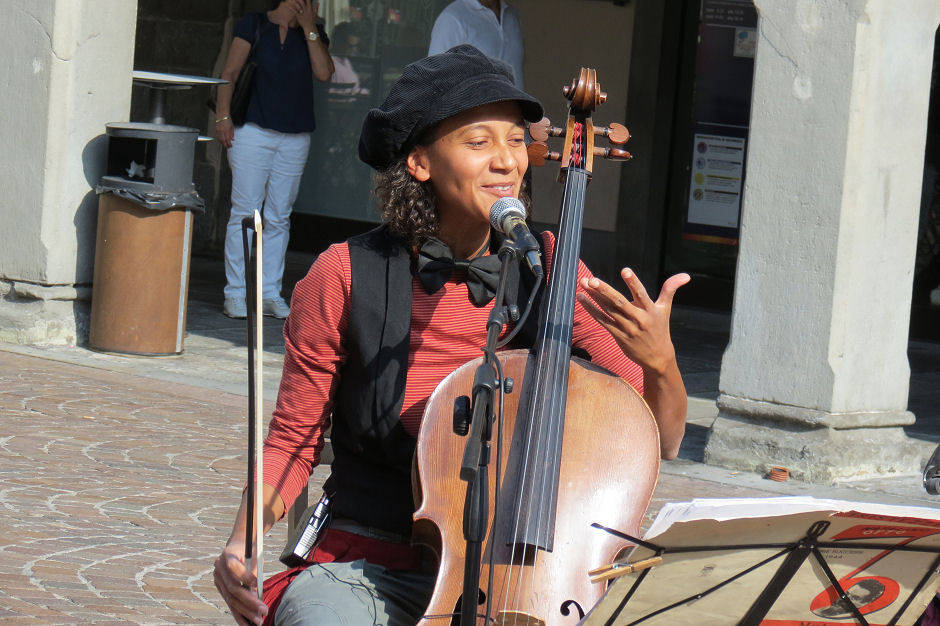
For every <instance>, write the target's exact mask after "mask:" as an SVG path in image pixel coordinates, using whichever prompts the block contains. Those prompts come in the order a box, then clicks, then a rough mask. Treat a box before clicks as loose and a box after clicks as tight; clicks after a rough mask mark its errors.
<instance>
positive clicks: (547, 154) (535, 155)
mask: <svg viewBox="0 0 940 626" xmlns="http://www.w3.org/2000/svg"><path fill="white" fill-rule="evenodd" d="M526 151H527V152H528V153H529V165H534V166H535V167H542V166H543V165H545V161H561V154H559V153H557V152H555V151H553V150H549V149H548V146H547V145H545V144H544V143H542V142H541V141H533V142H532V143H530V144H529V145H528V147H527V148H526ZM621 152H623V150H621Z"/></svg>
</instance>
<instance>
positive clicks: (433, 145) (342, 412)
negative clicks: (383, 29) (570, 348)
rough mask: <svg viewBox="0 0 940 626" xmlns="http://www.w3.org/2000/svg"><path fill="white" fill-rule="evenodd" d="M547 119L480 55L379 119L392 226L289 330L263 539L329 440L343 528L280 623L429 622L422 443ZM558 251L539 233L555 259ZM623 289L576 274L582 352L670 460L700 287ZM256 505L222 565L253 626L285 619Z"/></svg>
mask: <svg viewBox="0 0 940 626" xmlns="http://www.w3.org/2000/svg"><path fill="white" fill-rule="evenodd" d="M541 117H542V107H541V105H540V104H539V102H538V101H537V100H536V99H535V98H533V97H532V96H530V95H528V94H527V93H525V92H523V91H521V90H519V89H517V88H516V87H515V86H514V85H513V81H512V75H511V73H510V71H509V70H508V69H507V68H506V67H505V66H503V65H502V64H501V63H499V62H497V61H493V60H490V59H488V58H486V57H484V56H483V55H482V54H480V53H479V51H477V50H476V49H475V48H473V47H471V46H458V47H456V48H453V49H451V50H449V51H448V52H446V53H443V54H439V55H435V56H431V57H428V58H425V59H422V60H420V61H417V62H415V63H412V64H411V65H409V66H407V67H406V68H405V70H404V72H403V74H402V76H401V78H400V79H399V80H398V81H397V82H396V83H395V84H394V85H393V86H392V88H391V90H390V92H389V94H388V97H387V98H386V100H385V102H384V103H383V104H382V106H381V107H379V108H377V109H373V110H372V111H371V112H370V113H369V114H368V116H367V117H366V120H365V122H364V124H363V130H362V136H361V139H360V148H359V151H360V157H361V158H362V160H363V161H364V162H366V163H367V164H369V165H370V166H372V167H373V168H375V169H376V170H377V174H376V194H377V196H378V198H379V200H380V202H381V210H382V217H383V222H384V224H383V225H382V226H381V227H380V228H378V229H376V230H374V231H372V232H370V233H366V234H365V235H360V236H358V237H353V238H351V239H350V240H348V241H346V242H344V243H341V244H336V245H333V246H331V247H330V248H329V249H327V250H326V251H325V252H323V253H322V254H321V255H320V256H319V257H318V258H317V260H316V262H315V263H314V264H313V266H312V267H311V269H310V272H309V274H308V275H307V276H306V278H304V279H303V280H302V281H301V282H300V283H298V285H297V287H296V288H295V291H294V296H293V301H292V307H291V313H290V316H289V318H288V320H287V322H286V324H285V326H284V338H285V349H286V352H285V359H284V371H283V377H282V381H281V387H280V392H279V395H278V401H277V408H276V410H275V412H274V416H273V419H272V421H271V426H270V431H269V433H268V437H267V439H266V442H265V450H264V462H265V467H264V477H265V481H266V485H265V502H266V507H265V526H266V528H269V527H270V526H271V525H272V524H273V523H274V521H275V520H278V519H280V518H281V517H282V516H283V515H284V513H285V511H286V510H287V508H288V507H289V506H290V505H291V503H292V502H293V500H294V499H295V498H296V496H297V495H298V493H299V492H300V491H301V489H302V488H303V486H305V485H306V483H307V480H308V477H309V475H310V472H311V471H312V468H313V467H314V466H315V465H316V464H317V463H318V462H319V455H320V451H321V449H322V448H323V442H324V432H325V431H326V429H327V428H328V427H332V431H331V444H332V447H333V451H334V456H335V461H334V462H333V464H332V466H331V471H332V474H331V477H330V479H329V480H328V481H327V484H326V485H325V490H326V491H327V493H329V494H330V496H331V499H332V503H333V519H334V522H333V524H332V526H331V528H330V530H329V531H328V532H327V534H326V537H325V538H324V540H323V541H322V542H321V543H320V544H319V545H318V547H317V549H316V550H315V552H314V553H313V554H312V555H311V560H312V561H314V562H315V563H316V564H315V565H312V566H310V567H309V568H307V569H305V570H304V571H303V572H302V573H299V574H298V575H296V577H295V578H293V580H292V582H291V583H290V585H289V587H288V588H287V591H286V592H285V593H284V594H283V597H282V598H280V604H279V606H278V607H277V609H276V616H275V620H274V623H283V624H330V623H347V624H368V623H375V624H413V623H415V622H417V621H418V620H419V619H420V618H421V616H422V615H423V613H424V610H425V608H426V606H427V603H428V601H429V598H430V596H431V592H432V589H433V587H434V583H435V572H436V569H435V565H434V564H433V563H430V564H429V563H428V562H427V561H428V560H427V559H426V558H423V555H422V553H421V552H420V551H419V549H418V548H417V547H413V546H412V545H411V543H410V533H411V528H412V518H411V515H412V513H413V512H414V502H413V500H412V492H411V489H412V487H411V465H412V456H413V454H414V450H415V437H416V435H417V433H418V430H419V426H420V422H421V419H422V414H423V411H424V408H425V405H426V404H427V402H428V398H429V396H430V394H431V392H432V391H433V390H434V388H435V387H436V386H437V384H438V383H439V382H440V381H441V380H442V379H444V377H445V376H447V374H449V373H450V372H451V371H452V370H454V369H455V368H457V367H458V366H460V365H462V364H463V363H465V362H466V361H468V360H470V359H473V358H475V357H477V356H479V353H480V352H479V351H480V347H481V346H482V345H483V343H484V340H485V334H486V330H485V325H486V320H487V317H488V314H489V311H490V310H491V309H492V307H493V303H492V297H493V285H494V283H495V273H496V270H498V269H499V262H498V260H497V257H496V255H495V254H492V253H491V252H495V250H496V248H497V245H496V242H495V237H494V234H493V232H492V231H491V227H490V221H489V211H490V207H491V205H492V204H493V203H494V202H495V201H496V200H497V199H499V198H501V197H505V196H512V197H518V198H520V199H521V200H523V202H527V194H526V190H525V189H524V186H523V175H524V174H525V172H526V169H527V168H528V156H527V152H526V144H525V122H527V121H528V122H535V121H537V120H539V119H541ZM554 243H555V241H554V238H553V236H552V235H551V234H550V233H548V232H545V233H543V234H542V244H543V253H544V258H545V259H546V260H550V259H551V258H552V249H553V246H554ZM494 262H495V263H494ZM546 269H547V270H548V272H551V266H550V265H548V267H547V268H546ZM622 276H623V279H624V281H625V282H626V284H627V287H628V289H629V290H630V292H631V294H632V301H631V300H628V299H627V298H625V297H624V296H623V295H621V294H620V293H619V292H618V291H617V290H615V289H614V288H613V287H611V286H609V285H607V284H605V283H603V282H602V281H600V280H598V279H596V278H594V277H593V276H592V275H591V274H590V272H589V271H588V269H587V268H586V267H585V266H584V265H583V264H581V265H580V266H579V270H578V280H579V282H578V294H577V305H576V307H575V319H574V326H573V340H572V344H573V345H574V346H575V347H577V348H581V349H583V350H584V351H586V352H587V353H588V354H589V355H590V357H591V360H592V362H593V363H594V364H596V365H599V366H601V367H604V368H606V369H608V370H610V371H612V372H614V373H616V374H617V375H619V376H620V377H622V378H623V379H624V380H626V381H627V382H628V383H629V384H630V385H632V386H633V387H634V388H635V389H636V390H637V391H639V392H640V393H642V394H643V397H644V398H645V399H646V401H647V403H648V404H649V407H650V409H651V411H652V413H653V415H654V416H655V420H656V425H657V426H658V430H659V434H660V442H661V444H660V445H661V450H660V452H661V455H662V457H663V458H673V457H675V456H676V454H677V452H678V449H679V444H680V442H681V440H682V435H683V432H684V427H685V411H686V395H685V388H684V386H683V383H682V378H681V376H680V374H679V370H678V367H677V364H676V358H675V351H674V349H673V345H672V341H671V339H670V336H669V314H670V310H671V305H672V298H673V295H674V293H675V291H676V290H677V289H678V288H679V287H680V286H682V285H683V284H685V283H686V282H688V280H689V277H688V276H687V275H684V274H680V275H676V276H673V277H671V278H669V279H668V280H667V281H666V282H665V284H664V285H663V288H662V290H661V293H660V296H659V298H658V299H657V300H656V301H653V300H652V299H651V298H650V297H649V296H648V295H647V292H646V290H645V289H644V287H643V285H642V284H641V283H640V281H639V280H638V278H637V277H636V275H635V274H634V273H632V272H631V271H630V270H628V269H624V270H623V272H622ZM519 347H524V346H519ZM611 428H616V424H611ZM245 508H246V507H245V502H244V501H243V502H242V507H241V509H240V510H239V513H238V516H237V517H236V521H235V526H234V529H233V531H232V535H231V538H230V539H229V541H228V544H227V545H226V547H225V549H224V550H223V551H222V554H221V556H220V557H219V558H218V559H217V560H216V564H215V582H216V586H217V587H218V589H219V591H220V593H221V594H222V597H223V598H224V599H225V602H226V603H227V604H228V606H229V607H230V609H231V610H232V614H233V616H234V617H235V620H236V622H237V623H240V624H248V623H261V622H262V621H263V620H264V619H265V616H267V618H268V620H270V619H271V617H272V616H271V615H269V609H268V607H267V606H265V605H264V604H263V603H262V602H261V601H259V600H258V599H257V596H256V595H255V594H254V593H253V592H252V590H251V587H252V586H253V585H254V584H255V580H254V575H253V574H252V572H251V571H249V570H248V569H247V568H246V567H245V564H244V559H243V547H244V542H245V536H244V534H245ZM266 587H267V586H266ZM272 612H273V610H272Z"/></svg>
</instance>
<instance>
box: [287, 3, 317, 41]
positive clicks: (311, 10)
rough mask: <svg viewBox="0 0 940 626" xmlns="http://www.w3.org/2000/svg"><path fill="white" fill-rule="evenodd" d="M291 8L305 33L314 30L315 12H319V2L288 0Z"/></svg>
mask: <svg viewBox="0 0 940 626" xmlns="http://www.w3.org/2000/svg"><path fill="white" fill-rule="evenodd" d="M288 1H289V2H290V5H291V8H293V9H294V15H295V16H296V18H297V23H298V24H300V27H301V28H303V29H304V32H305V33H309V32H310V31H313V30H316V28H317V14H318V13H319V12H320V3H319V2H312V1H311V0H288Z"/></svg>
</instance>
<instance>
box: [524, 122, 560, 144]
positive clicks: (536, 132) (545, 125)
mask: <svg viewBox="0 0 940 626" xmlns="http://www.w3.org/2000/svg"><path fill="white" fill-rule="evenodd" d="M563 134H565V131H563V130H562V129H560V128H558V127H557V126H552V123H551V121H550V120H549V119H548V118H547V117H543V118H542V119H540V120H539V121H537V122H535V123H533V124H529V136H530V137H532V139H533V140H535V141H546V140H548V138H549V137H560V136H562V135H563Z"/></svg>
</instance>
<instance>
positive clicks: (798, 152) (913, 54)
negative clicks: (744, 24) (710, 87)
mask: <svg viewBox="0 0 940 626" xmlns="http://www.w3.org/2000/svg"><path fill="white" fill-rule="evenodd" d="M755 4H756V5H757V8H758V12H759V14H760V26H759V27H760V39H759V43H758V49H757V58H756V64H755V77H754V95H753V107H752V113H751V131H750V146H749V148H748V158H747V183H746V186H745V191H744V206H743V212H742V223H741V247H740V252H739V257H738V268H737V277H736V279H735V297H734V313H733V322H732V331H731V342H730V344H729V346H728V349H727V350H726V352H725V354H724V358H723V360H722V366H721V380H720V385H719V387H720V396H719V398H718V407H719V415H718V419H717V420H716V421H715V424H714V426H713V428H712V431H711V435H710V437H709V441H708V444H707V446H706V449H705V460H706V462H707V463H711V464H716V465H723V466H727V467H733V468H739V469H748V470H756V471H763V470H766V468H767V467H768V466H770V465H784V466H787V467H788V468H789V469H790V471H791V475H794V476H796V477H799V478H803V479H806V480H812V481H830V480H834V479H842V478H852V477H860V476H864V475H870V474H886V473H906V472H917V471H919V470H920V469H921V463H922V456H923V454H924V452H925V450H924V448H923V446H918V445H916V444H915V442H913V441H912V440H909V439H908V438H906V437H905V435H904V432H903V430H902V428H901V427H902V426H903V425H905V424H910V423H912V422H913V421H914V416H913V415H912V414H911V413H910V412H908V411H907V410H906V408H907V396H908V383H909V379H910V367H909V365H908V361H907V354H906V351H907V339H908V323H909V320H910V301H911V281H912V275H913V267H914V251H915V242H916V237H917V217H918V203H919V198H920V189H921V175H922V172H923V163H924V142H925V136H926V125H927V105H928V95H929V86H930V72H931V64H932V60H933V41H934V35H935V32H936V29H937V24H938V22H940V2H935V1H933V0H756V2H755Z"/></svg>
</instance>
